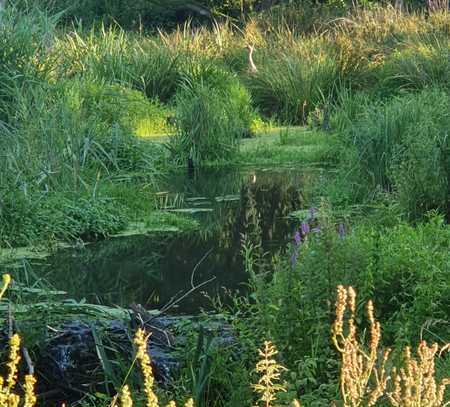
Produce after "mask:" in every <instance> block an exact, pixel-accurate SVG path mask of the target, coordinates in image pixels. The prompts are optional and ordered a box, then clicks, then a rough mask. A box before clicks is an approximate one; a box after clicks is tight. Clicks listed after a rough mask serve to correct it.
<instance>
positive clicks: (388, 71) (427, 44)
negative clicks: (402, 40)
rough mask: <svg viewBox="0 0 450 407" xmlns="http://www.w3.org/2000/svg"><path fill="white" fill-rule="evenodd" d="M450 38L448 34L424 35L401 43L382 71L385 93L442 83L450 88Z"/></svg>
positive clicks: (381, 77) (381, 80)
mask: <svg viewBox="0 0 450 407" xmlns="http://www.w3.org/2000/svg"><path fill="white" fill-rule="evenodd" d="M449 45H450V41H449V39H448V37H447V36H443V37H439V36H437V35H433V36H424V38H419V39H417V38H416V39H415V40H414V41H411V40H410V41H409V42H408V43H406V44H404V45H403V44H401V45H400V47H398V48H397V49H395V50H394V52H393V53H392V54H390V55H389V56H388V57H387V59H386V61H385V63H384V65H383V66H382V67H381V69H380V72H379V73H378V75H379V77H380V82H381V84H380V86H381V88H382V89H383V91H384V92H385V93H393V92H395V91H398V90H403V91H404V90H416V89H423V88H425V87H427V86H433V85H439V86H441V87H444V88H447V89H450V47H449Z"/></svg>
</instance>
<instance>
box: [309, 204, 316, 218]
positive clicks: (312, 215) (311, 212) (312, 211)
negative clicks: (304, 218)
mask: <svg viewBox="0 0 450 407" xmlns="http://www.w3.org/2000/svg"><path fill="white" fill-rule="evenodd" d="M316 213H317V210H316V208H313V207H311V208H309V219H311V220H313V219H315V218H316Z"/></svg>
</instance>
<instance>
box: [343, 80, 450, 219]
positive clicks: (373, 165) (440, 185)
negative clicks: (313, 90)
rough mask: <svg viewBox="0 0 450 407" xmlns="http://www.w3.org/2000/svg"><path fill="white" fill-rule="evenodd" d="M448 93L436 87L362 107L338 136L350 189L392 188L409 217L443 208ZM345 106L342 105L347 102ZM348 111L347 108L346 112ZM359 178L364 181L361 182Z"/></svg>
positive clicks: (449, 121)
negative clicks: (348, 174)
mask: <svg viewBox="0 0 450 407" xmlns="http://www.w3.org/2000/svg"><path fill="white" fill-rule="evenodd" d="M449 103H450V96H449V94H448V93H447V92H445V91H443V90H439V89H429V90H425V91H423V92H421V93H418V94H412V95H407V96H401V97H398V98H396V99H393V100H392V101H388V102H386V103H382V104H376V105H373V106H369V105H368V106H367V107H366V109H365V110H364V112H363V113H362V114H361V116H360V118H359V119H358V120H356V121H355V122H354V123H348V127H347V129H346V130H344V131H343V132H342V134H341V136H340V138H341V140H342V144H340V146H339V147H338V148H339V149H341V150H344V151H345V152H346V154H345V155H344V156H345V157H346V159H347V164H348V165H347V167H348V168H349V171H350V172H351V173H352V174H353V175H352V176H350V178H347V182H349V183H352V185H353V186H354V187H355V190H354V191H353V194H355V197H356V196H361V195H360V194H368V193H371V192H373V191H375V190H377V189H378V190H380V191H387V192H394V193H395V194H396V195H397V197H398V199H399V202H400V204H401V206H402V208H403V209H404V211H405V212H406V214H408V215H409V216H411V217H412V218H417V217H420V216H421V215H423V214H424V213H425V212H427V211H428V210H430V209H441V210H443V211H446V210H447V209H448V208H447V199H448V194H449V192H450V190H449V176H450V172H449V168H450V167H449V154H448V151H449V139H448V136H447V129H448V127H449V125H450V116H449ZM347 106H348V105H347ZM351 114H352V113H351V112H350V115H351ZM362 180H364V182H361V181H362Z"/></svg>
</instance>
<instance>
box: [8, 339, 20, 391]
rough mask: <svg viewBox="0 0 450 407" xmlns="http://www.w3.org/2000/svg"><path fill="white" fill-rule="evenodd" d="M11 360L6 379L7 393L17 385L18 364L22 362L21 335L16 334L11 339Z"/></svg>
mask: <svg viewBox="0 0 450 407" xmlns="http://www.w3.org/2000/svg"><path fill="white" fill-rule="evenodd" d="M9 346H10V349H9V362H8V364H7V365H8V369H9V373H8V377H7V379H6V384H7V389H6V393H7V394H9V393H10V392H11V389H12V388H13V387H14V386H15V384H16V381H17V365H18V364H19V362H20V355H19V351H20V336H19V335H17V334H14V335H13V336H12V337H11V339H10V340H9Z"/></svg>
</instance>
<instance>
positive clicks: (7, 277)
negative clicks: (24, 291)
mask: <svg viewBox="0 0 450 407" xmlns="http://www.w3.org/2000/svg"><path fill="white" fill-rule="evenodd" d="M2 279H3V287H2V290H1V291H0V299H2V297H3V295H4V294H5V292H6V290H7V289H8V287H9V285H10V284H11V276H10V275H9V274H3V277H2Z"/></svg>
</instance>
